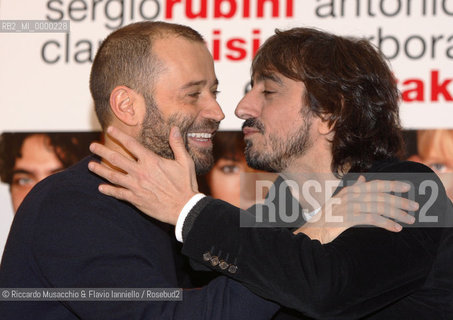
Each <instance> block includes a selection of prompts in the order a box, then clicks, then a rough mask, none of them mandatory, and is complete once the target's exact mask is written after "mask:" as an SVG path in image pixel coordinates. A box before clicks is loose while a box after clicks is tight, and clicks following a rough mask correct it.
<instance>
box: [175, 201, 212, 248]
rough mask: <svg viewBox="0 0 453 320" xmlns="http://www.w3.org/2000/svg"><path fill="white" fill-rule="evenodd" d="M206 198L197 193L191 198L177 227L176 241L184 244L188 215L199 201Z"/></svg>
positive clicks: (180, 215) (179, 218)
mask: <svg viewBox="0 0 453 320" xmlns="http://www.w3.org/2000/svg"><path fill="white" fill-rule="evenodd" d="M204 197H206V196H205V195H204V194H202V193H197V194H196V195H194V196H193V197H192V198H190V200H189V201H187V203H186V204H185V206H184V208H182V210H181V213H180V214H179V217H178V220H177V221H176V226H175V236H176V240H178V241H179V242H183V240H182V227H183V225H184V221H186V218H187V215H188V214H189V212H190V210H192V208H193V207H194V206H195V205H196V204H197V203H198V201H200V200H201V199H203V198H204Z"/></svg>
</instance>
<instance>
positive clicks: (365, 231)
mask: <svg viewBox="0 0 453 320" xmlns="http://www.w3.org/2000/svg"><path fill="white" fill-rule="evenodd" d="M405 173H411V174H410V175H409V176H408V175H407V174H405ZM416 173H420V174H422V175H418V174H416ZM427 178H428V180H430V181H432V182H433V183H431V186H433V184H434V185H435V186H434V188H438V192H437V193H436V192H433V190H432V189H429V188H426V184H425V182H424V180H426V179H427ZM372 179H386V180H392V179H403V180H409V181H410V182H412V184H413V186H414V190H416V191H417V192H416V193H415V200H416V201H417V202H419V204H420V208H421V209H420V210H419V211H417V212H416V213H415V214H416V218H417V221H420V218H421V217H422V216H437V217H438V222H437V223H416V224H415V225H414V226H405V228H404V229H403V231H401V232H399V233H392V232H389V231H386V230H384V229H379V228H371V227H367V228H364V227H356V228H351V229H348V230H347V231H345V232H344V233H342V234H341V235H340V236H339V237H338V238H337V239H335V240H334V241H333V242H331V243H329V244H326V245H321V244H320V243H319V242H318V241H313V240H310V239H309V238H308V237H307V236H305V235H303V234H298V235H293V234H292V232H291V231H290V230H289V229H287V228H241V227H240V222H239V221H240V217H247V215H248V213H247V212H244V211H239V209H237V208H236V207H233V206H231V205H229V204H227V203H225V202H222V201H220V200H213V199H208V200H205V201H204V202H203V204H201V205H199V206H198V207H195V208H194V211H195V216H196V214H198V216H197V217H196V218H195V220H193V223H192V224H191V225H189V227H187V226H186V225H185V226H184V229H185V231H184V239H185V241H184V247H183V253H184V254H186V255H188V256H189V257H191V258H193V259H194V260H196V261H198V262H201V263H204V264H205V265H206V266H211V268H214V269H215V270H217V271H219V272H222V273H223V274H226V275H228V276H229V277H232V278H234V279H236V280H239V281H240V282H242V283H243V284H245V285H246V286H247V287H248V288H249V289H250V290H252V291H254V292H255V293H257V294H259V295H261V296H263V297H265V298H268V299H272V300H273V301H276V302H278V303H280V304H281V305H283V306H286V307H289V308H292V309H295V310H297V311H300V312H302V313H304V314H306V315H308V316H311V317H314V318H319V319H359V318H366V319H452V317H453V267H452V266H453V232H452V230H453V229H452V228H450V227H451V226H452V222H451V220H452V217H453V213H452V205H451V202H450V201H449V199H448V198H447V196H446V194H445V190H444V188H443V186H442V184H441V182H440V180H439V179H438V178H437V176H435V175H434V174H433V173H432V171H431V170H429V169H428V168H427V167H425V166H423V165H420V164H417V163H411V162H397V161H390V160H389V161H385V162H380V163H376V164H375V166H374V167H373V168H372V170H370V174H368V176H367V180H372ZM433 200H434V201H433ZM426 208H429V210H428V211H427V212H422V211H423V210H424V209H426ZM191 214H192V213H191ZM248 217H249V218H250V219H253V217H251V216H248ZM425 220H426V219H425ZM189 221H190V219H189ZM208 253H209V255H210V256H216V257H218V260H220V261H225V263H227V264H231V265H233V266H235V268H233V269H232V270H230V269H229V268H225V269H221V268H219V265H218V264H217V265H215V266H212V263H211V260H210V259H206V257H207V256H208Z"/></svg>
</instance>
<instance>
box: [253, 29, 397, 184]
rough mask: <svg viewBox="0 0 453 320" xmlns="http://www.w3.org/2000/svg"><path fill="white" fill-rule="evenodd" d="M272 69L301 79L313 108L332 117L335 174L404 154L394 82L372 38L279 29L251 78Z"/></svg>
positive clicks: (263, 49)
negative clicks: (370, 40) (369, 39)
mask: <svg viewBox="0 0 453 320" xmlns="http://www.w3.org/2000/svg"><path fill="white" fill-rule="evenodd" d="M272 72H279V73H281V74H282V75H284V76H285V77H288V78H290V79H293V80H295V81H302V82H303V83H304V85H305V87H306V92H305V96H304V97H303V99H304V100H305V102H306V104H307V105H308V106H309V109H310V112H311V113H312V115H316V116H318V117H320V118H322V119H323V120H325V121H328V124H329V125H330V127H331V128H332V131H333V132H334V135H333V139H332V141H331V143H332V156H333V161H332V172H334V173H335V174H336V175H337V176H341V175H343V174H344V173H345V172H346V171H350V172H364V171H367V169H369V168H370V166H371V165H372V163H373V162H374V161H376V160H382V159H386V158H391V157H399V156H400V155H401V153H402V150H403V140H402V134H401V125H400V120H399V110H398V104H399V91H398V89H397V86H396V80H395V78H394V76H393V73H392V71H391V70H390V68H389V66H388V64H387V62H386V60H385V58H384V56H383V54H382V53H380V52H379V51H378V50H377V49H376V48H375V47H374V46H373V45H372V44H370V42H369V41H367V40H365V39H356V38H348V37H341V36H336V35H333V34H330V33H326V32H323V31H320V30H316V29H311V28H294V29H291V30H287V31H280V30H276V33H275V35H273V36H272V37H270V38H269V39H268V40H267V41H266V42H265V43H264V44H263V46H262V47H261V48H260V49H259V50H258V52H257V55H256V56H255V58H254V60H253V63H252V75H253V76H259V75H266V74H269V73H272Z"/></svg>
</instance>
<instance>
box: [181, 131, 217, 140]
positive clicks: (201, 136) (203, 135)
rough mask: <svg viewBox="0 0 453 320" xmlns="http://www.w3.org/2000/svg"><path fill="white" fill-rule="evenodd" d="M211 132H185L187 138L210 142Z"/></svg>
mask: <svg viewBox="0 0 453 320" xmlns="http://www.w3.org/2000/svg"><path fill="white" fill-rule="evenodd" d="M212 137H213V134H212V133H207V132H191V133H188V134H187V138H189V139H190V140H192V141H196V142H211V138H212Z"/></svg>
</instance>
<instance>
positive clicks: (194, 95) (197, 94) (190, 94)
mask: <svg viewBox="0 0 453 320" xmlns="http://www.w3.org/2000/svg"><path fill="white" fill-rule="evenodd" d="M200 94H201V92H200V91H197V92H192V93H189V97H192V98H198V96H199V95H200Z"/></svg>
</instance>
